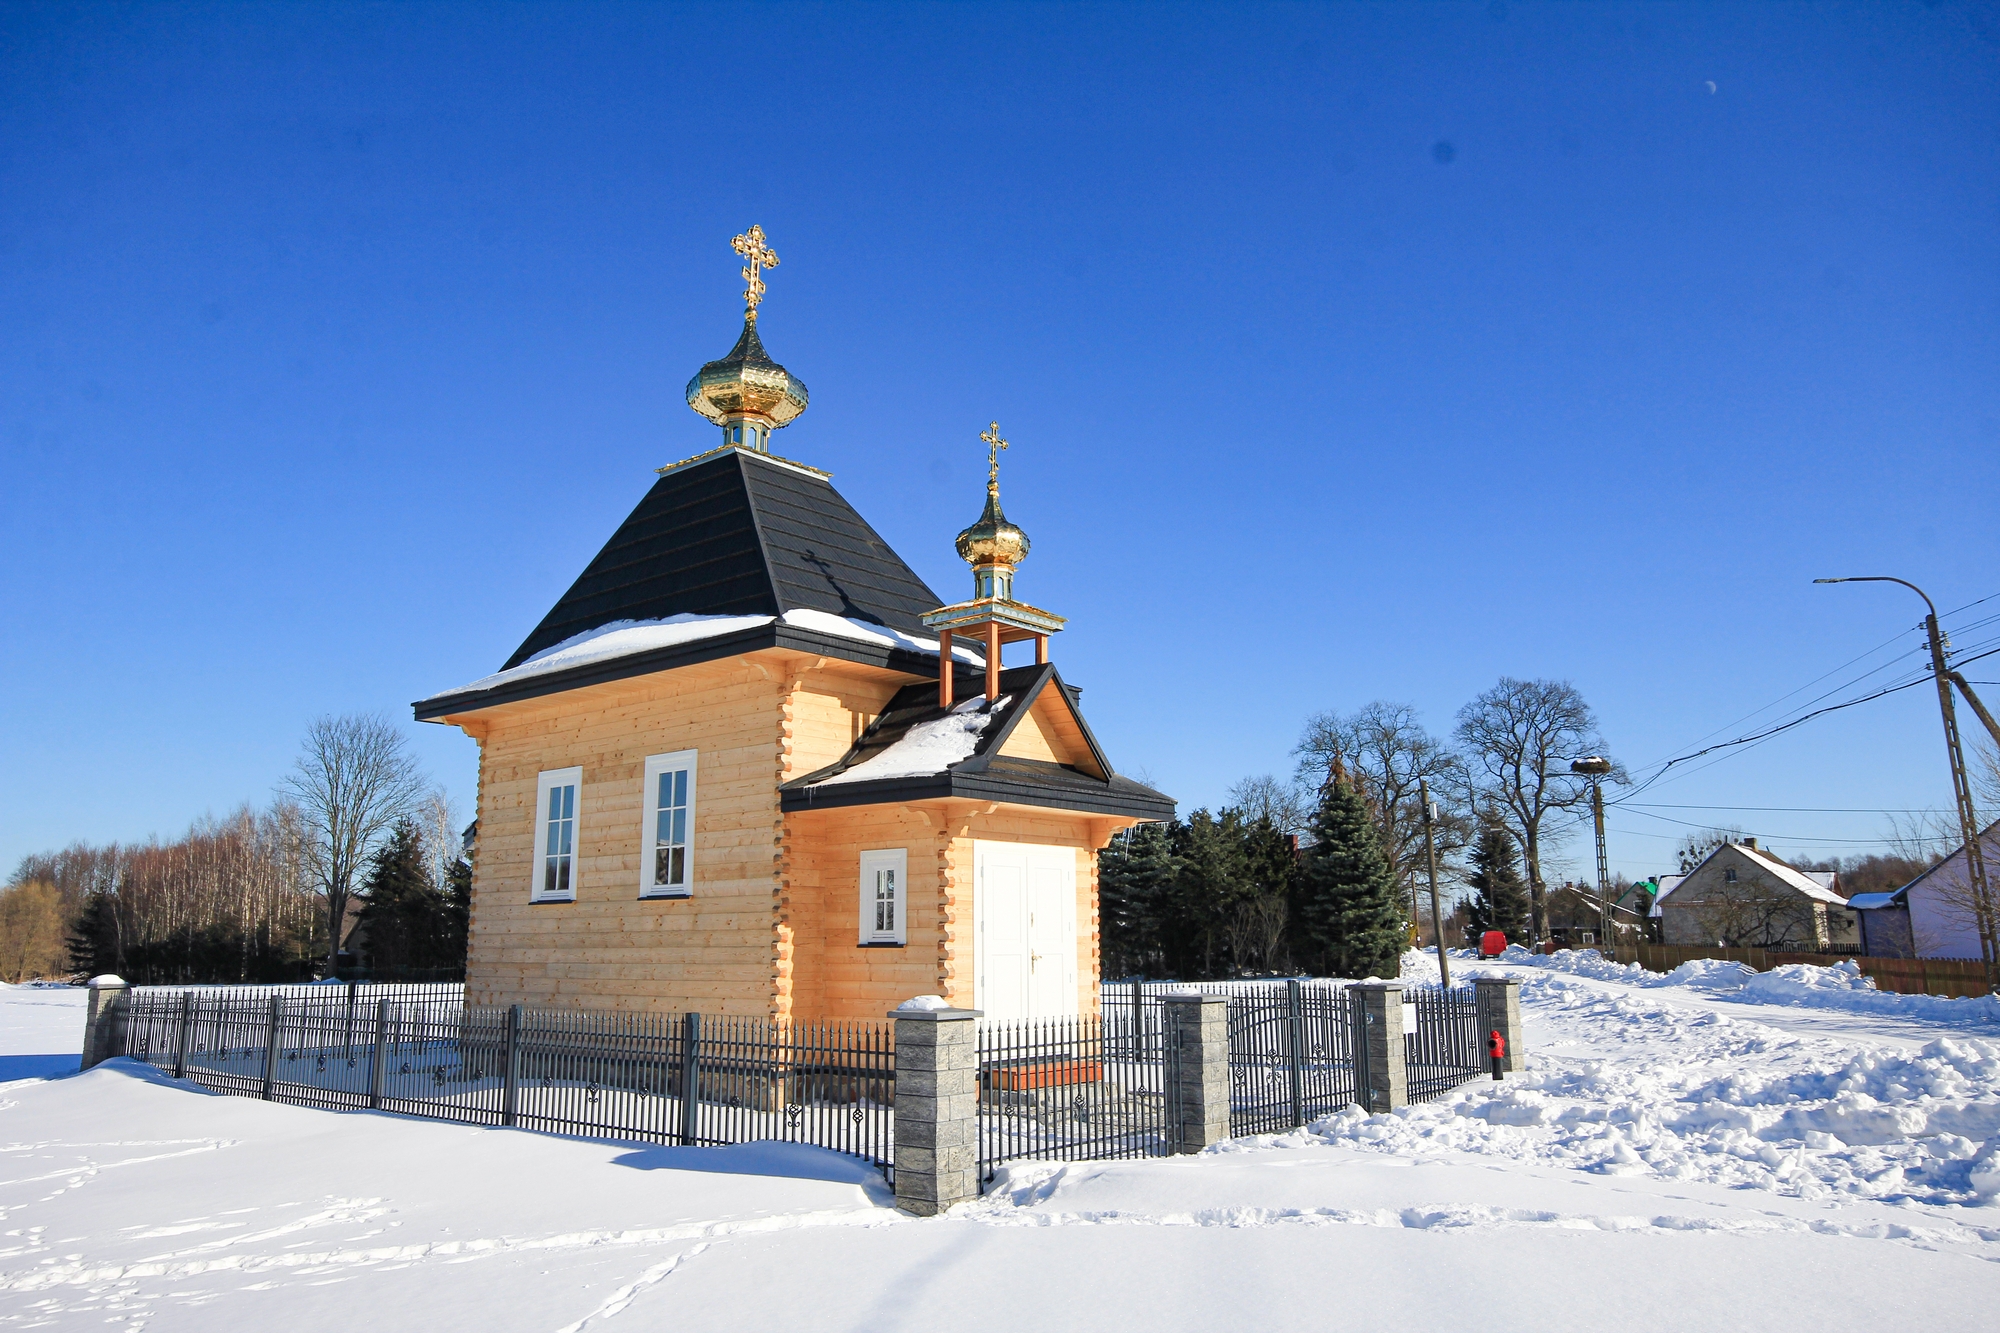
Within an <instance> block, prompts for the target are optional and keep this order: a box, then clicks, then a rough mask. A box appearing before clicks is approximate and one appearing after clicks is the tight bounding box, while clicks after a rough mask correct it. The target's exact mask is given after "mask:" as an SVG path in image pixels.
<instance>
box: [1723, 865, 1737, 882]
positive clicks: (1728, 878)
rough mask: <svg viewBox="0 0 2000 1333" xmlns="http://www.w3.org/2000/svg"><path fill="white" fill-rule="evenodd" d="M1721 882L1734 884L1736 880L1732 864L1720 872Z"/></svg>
mask: <svg viewBox="0 0 2000 1333" xmlns="http://www.w3.org/2000/svg"><path fill="white" fill-rule="evenodd" d="M1722 882H1723V883H1724V884H1734V883H1735V882H1736V868H1735V867H1734V866H1731V867H1729V868H1728V869H1726V870H1724V871H1723V872H1722Z"/></svg>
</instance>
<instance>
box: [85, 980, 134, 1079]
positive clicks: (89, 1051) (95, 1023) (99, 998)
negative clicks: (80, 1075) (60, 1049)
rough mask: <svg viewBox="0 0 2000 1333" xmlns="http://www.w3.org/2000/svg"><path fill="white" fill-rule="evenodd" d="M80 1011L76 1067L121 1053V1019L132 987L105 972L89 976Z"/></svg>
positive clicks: (122, 1020)
mask: <svg viewBox="0 0 2000 1333" xmlns="http://www.w3.org/2000/svg"><path fill="white" fill-rule="evenodd" d="M86 989H87V991H88V994H89V999H88V1001H87V1002H86V1004H85V1008H84V1011H83V1063H82V1064H81V1065H79V1066H78V1068H80V1069H88V1068H90V1067H91V1066H92V1065H94V1064H98V1063H101V1062H102V1061H105V1060H109V1059H111V1058H112V1057H113V1056H117V1055H123V1054H125V1019H126V1015H127V1014H128V1013H129V1012H130V1010H131V993H132V988H131V987H130V986H127V985H126V984H125V981H124V978H122V977H114V976H111V975H110V974H109V973H107V974H105V975H104V976H101V977H92V978H91V979H90V984H89V986H88V987H87V988H86Z"/></svg>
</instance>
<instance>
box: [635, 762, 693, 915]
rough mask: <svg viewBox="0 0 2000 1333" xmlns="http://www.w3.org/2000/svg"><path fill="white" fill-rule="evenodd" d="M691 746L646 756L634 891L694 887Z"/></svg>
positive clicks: (683, 891) (666, 892) (681, 892)
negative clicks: (637, 878)
mask: <svg viewBox="0 0 2000 1333" xmlns="http://www.w3.org/2000/svg"><path fill="white" fill-rule="evenodd" d="M694 761H695V751H693V750H676V751H674V752H673V753H672V754H655V755H648V756H647V757H646V790H645V795H644V799H643V800H641V801H640V803H639V804H640V818H641V820H642V821H643V823H642V825H641V827H640V830H639V896H640V897H641V898H685V897H687V896H688V895H689V894H691V893H693V892H694Z"/></svg>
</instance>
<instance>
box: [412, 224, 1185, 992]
mask: <svg viewBox="0 0 2000 1333" xmlns="http://www.w3.org/2000/svg"><path fill="white" fill-rule="evenodd" d="M736 245H737V249H738V250H739V252H741V253H743V254H744V255H745V257H746V258H747V259H749V260H750V267H749V268H747V269H746V270H745V275H746V277H748V278H749V279H750V283H751V287H750V290H749V291H748V292H746V293H745V296H746V300H747V301H748V308H747V309H746V311H745V317H744V323H743V332H742V336H741V337H740V338H739V339H738V340H737V343H736V346H735V347H734V348H733V349H732V350H731V351H730V353H729V354H728V355H727V356H725V357H724V358H722V359H721V360H719V361H712V362H710V363H709V364H707V365H705V366H703V367H702V368H701V370H700V371H699V372H697V373H696V375H695V377H694V379H693V380H692V381H691V382H690V384H689V385H688V390H687V398H688V402H689V405H690V406H692V407H693V408H694V409H695V410H696V411H698V412H700V413H701V414H702V415H703V416H705V417H707V418H708V419H709V420H711V421H712V422H714V423H715V424H717V425H718V426H720V427H721V429H722V433H723V439H722V443H721V445H720V447H718V448H715V449H712V450H710V451H709V452H707V453H704V454H700V455H698V456H696V457H693V458H690V459H687V460H686V461H684V462H680V463H675V464H672V465H671V466H668V467H665V468H662V469H660V475H659V479H658V480H657V481H656V482H655V483H654V484H653V486H652V488H651V489H650V490H649V491H648V492H647V493H646V495H645V496H644V498H643V499H641V500H640V502H639V504H638V507H637V508H635V509H634V510H633V511H632V513H631V515H630V517H628V518H627V519H626V520H625V522H624V523H623V524H622V525H620V527H619V528H618V530H617V531H616V532H615V533H614V534H613V535H612V537H611V539H610V541H609V542H607V543H606V545H605V546H604V548H603V550H601V551H600V552H599V553H598V555H597V557H596V558H595V559H594V560H592V561H591V562H590V564H589V566H588V567H587V568H586V569H585V570H584V571H583V573H582V574H581V575H580V576H579V577H578V578H577V580H576V582H575V583H574V584H573V585H572V586H571V588H570V589H569V591H568V592H567V593H565V594H564V595H563V596H562V598H561V599H560V600H559V601H558V602H557V603H556V605H555V607H554V608H553V609H551V610H550V611H549V613H548V614H547V615H546V616H544V617H543V618H542V621H541V623H540V624H539V625H537V626H536V627H535V629H534V630H533V631H532V632H531V633H530V634H529V635H528V637H527V638H526V639H525V640H523V641H522V643H521V646H520V647H519V648H518V649H516V650H515V652H514V654H513V655H512V656H511V657H510V658H508V660H507V661H506V662H505V663H504V664H503V666H502V669H501V670H500V671H499V672H497V673H496V674H494V675H491V676H488V677H485V678H484V679H481V680H477V681H474V682H472V683H471V684H469V685H466V686H464V687H462V688H460V689H455V690H450V691H447V692H445V693H443V694H439V695H436V696H433V697H431V698H429V699H425V700H422V701H420V702H419V703H417V704H416V705H415V710H416V716H417V717H418V719H419V720H422V721H429V722H439V723H445V724H449V725H452V726H456V727H459V728H460V729H462V730H463V731H464V732H465V733H466V734H467V735H469V736H471V737H472V738H473V739H474V740H475V741H477V742H478V744H479V803H478V822H477V828H478V841H477V844H476V849H475V857H474V864H473V891H472V923H471V932H470V934H471V940H470V947H469V956H468V960H467V966H466V990H467V995H468V998H469V999H471V1000H472V1001H473V1002H474V1003H479V1004H508V1003H523V1004H530V1005H541V1006H562V1007H598V1008H629V1009H647V1010H654V1011H660V1012H676V1011H682V1010H700V1011H705V1012H708V1013H723V1014H737V1015H754V1016H759V1017H768V1018H772V1019H777V1020H780V1021H810V1020H817V1019H839V1018H879V1017H881V1015H882V1014H883V1012H884V1011H885V1010H887V1009H889V1008H892V1007H893V1006H894V1005H896V1004H897V1003H898V1002H900V1001H902V1000H905V999H908V998H909V997H911V996H914V995H922V994H937V995H941V996H943V997H945V998H946V999H947V1000H948V1001H950V1002H951V1003H953V1004H956V1005H959V1006H963V1007H968V1008H975V1007H976V1008H981V1009H984V1010H985V1011H986V1012H987V1013H988V1014H990V1015H992V1016H994V1017H996V1018H1023V1017H1043V1016H1057V1015H1063V1014H1074V1013H1077V1012H1079V1011H1083V1010H1089V1009H1091V1008H1094V1007H1095V1004H1096V998H1097V979H1098V936H1097V852H1098V850H1099V849H1100V848H1102V847H1104V846H1105V845H1106V843H1107V842H1108V841H1109V840H1110V838H1111V836H1112V835H1113V834H1114V833H1116V832H1117V831H1119V830H1121V829H1124V828H1128V827H1130V826H1132V825H1133V824H1137V823H1141V822H1144V821H1149V820H1163V819H1166V818H1169V817H1170V816H1171V815H1172V813H1173V809H1174V803H1173V801H1172V799H1171V798H1169V797H1167V796H1164V795H1162V794H1160V793H1159V792H1157V791H1154V790H1152V789H1151V788H1149V787H1145V786H1142V785H1141V784H1139V783H1136V782H1133V781H1130V780H1129V779H1126V778H1122V777H1120V776H1118V775H1117V773H1116V772H1115V771H1114V770H1113V769H1112V766H1111V763H1110V760H1109V759H1108V758H1107V757H1106V756H1105V754H1104V752H1103V750H1102V749H1101V747H1100V746H1099V745H1098V743H1097V740H1096V739H1095V737H1094V736H1093V735H1092V734H1091V731H1090V728H1089V726H1088V725H1087V724H1086V723H1085V722H1084V719H1083V714H1082V711H1081V704H1080V697H1081V692H1080V691H1079V690H1077V689H1076V688H1075V687H1073V686H1069V685H1067V684H1065V683H1064V681H1063V680H1062V678H1061V676H1060V675H1059V674H1058V672H1057V670H1056V668H1055V667H1054V666H1053V665H1052V664H1051V663H1050V662H1049V652H1048V638H1049V635H1050V634H1052V633H1054V632H1055V631H1057V630H1059V629H1060V628H1061V626H1062V624H1063V621H1062V620H1061V618H1060V617H1056V616H1053V615H1051V614H1050V613H1048V612H1046V611H1042V610H1039V609H1037V608H1035V607H1032V606H1028V605H1026V604H1025V603H1020V602H1017V601H1015V600H1014V597H1013V593H1014V580H1015V574H1016V567H1017V566H1018V564H1019V563H1020V561H1021V559H1022V558H1023V557H1025V556H1026V554H1027V550H1028V539H1027V535H1026V534H1025V533H1024V532H1022V531H1021V529H1020V528H1019V527H1017V526H1015V525H1014V524H1012V523H1011V522H1009V521H1008V520H1007V518H1006V516H1005V514H1004V513H1003V512H1002V510H1001V507H1000V496H999V480H998V450H999V449H1000V448H1002V447H1004V441H1001V440H1000V439H999V437H998V430H997V427H996V428H995V429H994V430H993V431H992V432H991V433H990V435H989V437H988V438H989V443H990V445H991V447H992V452H991V454H990V455H989V470H988V485H987V496H986V507H985V510H984V512H983V513H982V514H981V515H980V517H979V519H978V520H977V521H975V522H974V524H973V525H972V527H970V528H968V529H966V530H965V532H963V533H961V534H960V535H959V541H958V549H959V552H960V554H961V555H962V556H963V557H964V558H965V559H966V561H967V562H968V563H969V564H970V565H971V566H972V567H973V579H974V582H973V596H972V597H971V599H969V600H968V601H964V602H958V603H954V604H952V605H950V606H941V605H940V601H941V599H940V598H939V597H938V596H937V594H936V593H934V592H932V591H931V590H930V588H928V587H927V586H925V584H924V582H923V580H922V579H920V578H918V577H917V575H916V574H915V573H914V572H913V571H912V570H911V569H910V568H909V566H908V565H907V564H905V563H904V562H903V560H902V559H901V558H900V557H899V556H897V554H896V553H895V552H894V551H892V550H891V549H889V547H888V545H887V544H886V543H885V542H884V541H883V540H882V539H881V537H880V536H878V535H877V534H876V532H875V530H874V529H873V528H871V527H870V526H869V525H868V523H867V522H866V521H865V520H864V519H862V517H861V516H860V515H859V514H858V513H856V512H855V510H854V509H853V507H852V506H850V505H849V504H848V502H847V500H846V499H845V498H844V497H842V496H841V495H840V493H839V492H838V491H836V490H835V489H834V488H833V484H832V479H831V477H830V475H829V474H828V473H826V472H824V471H821V470H820V469H818V468H815V467H810V466H808V465H806V464H803V463H796V462H792V461H789V460H786V459H782V458H779V457H777V456H775V455H773V454H771V453H770V436H771V433H772V432H773V431H774V430H777V429H780V428H782V427H784V426H786V425H788V424H789V423H790V422H792V421H793V420H795V419H796V418H797V417H798V416H799V414H800V413H802V412H803V411H804V410H805V407H806V401H807V400H806V392H805V387H804V386H803V385H802V384H800V383H799V382H798V380H797V379H796V378H795V377H793V376H792V375H791V374H790V373H789V372H788V371H786V369H785V368H784V367H783V366H781V365H779V364H777V363H776V362H774V361H772V360H771V359H770V357H769V355H768V354H767V353H766V352H765V350H764V346H763V343H762V340H761V338H760V336H759V333H758V328H757V301H758V299H759V297H760V296H761V294H762V291H763V284H762V282H761V281H760V280H759V278H758V276H757V275H758V273H759V272H760V271H761V268H762V267H763V266H765V265H768V264H771V263H775V256H773V255H771V254H770V252H769V250H768V248H767V247H766V246H765V244H764V238H763V234H762V232H760V231H758V230H756V229H754V228H753V229H752V230H751V231H750V232H748V233H746V234H745V235H744V236H740V237H738V238H736ZM927 622H928V623H927ZM933 626H936V628H933ZM940 633H942V634H943V636H944V637H945V647H944V649H943V651H942V652H941V650H940V638H939V635H940ZM953 640H956V643H953ZM1023 642H1032V644H1033V647H1034V653H1033V658H1034V660H1033V661H1032V662H1031V663H1023V664H1021V665H1018V666H1014V667H1011V668H1009V667H1005V666H1004V664H1003V662H1002V661H1001V655H1002V652H1003V651H1004V648H1005V647H1006V646H1007V645H1008V644H1009V643H1023ZM942 661H949V662H950V663H951V666H950V667H949V668H942V669H941V667H940V662H942Z"/></svg>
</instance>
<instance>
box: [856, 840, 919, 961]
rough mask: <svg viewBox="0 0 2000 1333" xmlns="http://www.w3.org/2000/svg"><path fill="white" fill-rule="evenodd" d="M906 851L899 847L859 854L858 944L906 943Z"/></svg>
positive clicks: (907, 853)
mask: <svg viewBox="0 0 2000 1333" xmlns="http://www.w3.org/2000/svg"><path fill="white" fill-rule="evenodd" d="M909 869H910V854H909V852H908V851H907V850H906V849H904V848H902V847H895V848H890V849H888V850H886V851H879V852H863V853H861V943H862V944H864V945H868V944H907V943H909V938H910V937H909V923H908V921H907V920H906V919H905V918H906V916H907V914H908V908H909V884H908V880H909Z"/></svg>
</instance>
